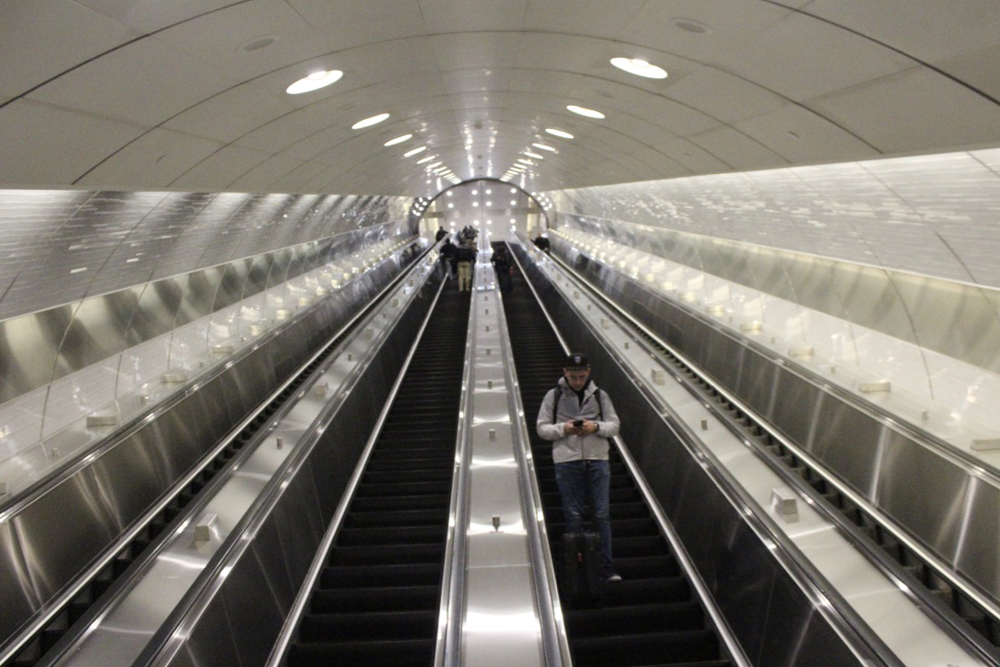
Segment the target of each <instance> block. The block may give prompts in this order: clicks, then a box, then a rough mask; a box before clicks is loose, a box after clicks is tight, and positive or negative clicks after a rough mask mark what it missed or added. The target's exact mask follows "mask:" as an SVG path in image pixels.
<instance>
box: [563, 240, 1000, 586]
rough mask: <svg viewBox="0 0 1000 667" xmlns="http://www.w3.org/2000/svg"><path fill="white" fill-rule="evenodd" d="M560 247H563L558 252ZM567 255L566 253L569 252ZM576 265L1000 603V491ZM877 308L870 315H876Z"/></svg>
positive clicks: (696, 318)
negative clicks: (999, 516) (999, 568)
mask: <svg viewBox="0 0 1000 667" xmlns="http://www.w3.org/2000/svg"><path fill="white" fill-rule="evenodd" d="M558 245H560V244H558V243H557V244H556V246H558ZM560 250H561V249H560ZM567 255H568V259H569V260H570V261H571V263H572V264H573V265H574V266H575V268H576V269H577V270H579V271H581V272H582V273H583V274H584V275H586V276H587V278H588V279H589V280H591V281H593V282H594V283H595V284H596V285H599V286H600V288H601V290H602V291H603V292H604V293H605V294H606V295H608V297H609V298H611V299H612V300H613V301H614V302H615V303H616V304H618V305H619V306H620V307H621V308H623V309H624V310H626V311H628V312H630V313H631V314H632V315H633V316H635V317H636V318H637V319H638V320H639V321H641V322H642V323H643V324H644V325H646V326H647V327H649V328H650V329H652V330H653V331H656V332H657V333H658V335H660V336H661V337H662V338H663V339H664V340H665V341H666V342H668V343H669V344H670V345H672V346H673V347H674V348H675V349H677V350H678V351H679V352H680V353H681V354H683V355H684V356H685V357H687V358H688V359H689V360H690V361H691V362H692V363H694V364H696V365H697V366H698V367H699V368H700V369H702V370H703V371H704V372H705V373H707V374H708V375H709V376H711V377H712V378H713V379H714V380H715V381H716V382H718V383H719V384H720V385H721V386H722V387H724V388H725V389H726V390H727V391H730V392H732V393H733V394H734V395H736V396H738V397H739V399H740V400H741V401H743V402H744V403H746V404H747V405H748V406H749V407H752V408H753V409H754V410H755V411H757V412H758V414H760V415H761V416H762V417H763V418H764V419H766V420H767V421H768V422H769V423H770V424H771V425H772V426H774V427H775V428H776V429H777V430H778V431H780V432H781V433H782V435H784V436H785V437H787V438H789V439H790V440H791V441H793V442H794V443H796V445H798V446H799V447H801V448H802V449H804V450H805V451H806V452H808V453H809V454H810V455H811V456H813V457H814V458H815V459H816V460H817V461H818V462H820V463H821V464H822V465H823V466H824V467H825V468H826V469H827V470H828V471H829V472H830V473H831V474H832V475H834V476H835V477H837V478H838V479H840V480H841V481H842V482H843V483H844V484H846V485H847V486H848V487H850V488H851V489H853V490H854V491H855V492H857V493H858V494H860V495H861V496H863V497H864V498H865V499H866V500H867V501H868V502H869V503H871V504H872V505H873V506H875V507H877V508H878V509H880V510H881V511H882V512H884V513H885V515H886V516H887V517H889V518H891V519H892V520H893V521H895V522H896V523H897V524H898V525H899V526H900V527H901V528H903V529H904V530H905V531H906V532H907V533H909V534H910V535H911V536H912V537H914V538H916V539H917V540H919V541H920V542H921V543H922V544H924V545H925V547H926V548H928V549H929V550H930V551H931V552H933V553H935V554H936V555H937V556H938V557H939V558H941V559H942V560H943V561H945V562H946V563H949V564H950V565H951V566H952V567H953V568H954V569H955V570H956V571H957V572H958V573H960V574H961V575H962V576H963V577H964V578H966V579H967V581H969V583H970V584H971V585H972V586H973V587H975V588H977V589H979V590H980V592H981V593H983V594H985V595H986V596H987V597H989V598H990V599H992V600H993V601H994V602H1000V574H998V571H997V568H996V562H997V557H998V556H997V554H998V551H1000V522H997V521H995V520H994V521H992V522H991V521H990V520H989V519H990V517H993V518H995V517H996V516H997V514H998V511H997V508H998V507H1000V488H998V486H997V484H996V482H995V479H994V478H992V477H986V478H983V477H982V476H980V475H979V474H978V473H977V472H976V466H974V465H970V464H969V463H968V462H965V461H963V460H962V459H961V458H960V456H957V455H954V454H953V453H951V452H949V451H947V447H946V446H945V445H942V446H941V448H940V449H937V450H932V449H929V448H928V447H927V446H926V445H924V444H920V443H919V442H917V441H916V440H914V439H913V438H912V437H910V436H909V435H908V431H907V430H906V429H900V428H895V427H894V426H893V424H892V422H891V420H887V419H885V418H883V417H881V416H879V414H878V413H877V412H876V411H868V410H865V409H863V408H862V407H859V405H858V404H857V403H856V402H855V401H854V400H852V401H848V400H845V398H843V397H842V395H841V394H840V393H838V392H837V391H836V390H835V388H833V387H830V386H828V385H826V384H824V383H822V381H819V380H813V379H811V378H809V376H808V375H807V373H806V372H804V371H803V372H799V371H798V370H797V369H796V367H795V365H794V363H792V362H788V361H787V360H783V359H782V360H780V361H779V360H778V359H777V358H775V357H774V356H773V353H769V352H767V351H766V350H764V349H762V348H757V347H755V346H753V345H752V344H751V343H750V342H749V341H746V340H742V339H740V338H738V337H737V336H736V335H735V334H733V333H732V332H730V331H727V330H725V329H723V328H722V327H720V326H718V325H716V324H715V323H713V322H711V321H710V320H709V319H708V318H705V317H703V316H702V315H701V314H699V313H697V312H696V311H694V310H693V309H688V308H685V307H684V305H683V304H680V303H676V302H673V301H670V300H668V299H666V298H665V297H664V296H662V295H660V294H658V293H655V292H653V291H652V290H650V289H648V288H647V287H646V286H644V285H643V284H641V283H640V282H638V281H633V280H630V279H628V278H627V277H625V276H623V275H622V274H620V273H618V272H616V271H613V270H611V269H609V268H607V267H605V266H603V265H601V264H598V263H595V262H592V261H590V260H589V259H588V258H586V257H584V256H582V255H578V254H576V253H567ZM877 302H878V299H877V298H876V299H875V301H874V302H872V304H871V305H870V307H873V308H877V307H878V306H877V305H876V304H877Z"/></svg>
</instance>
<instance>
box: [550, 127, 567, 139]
mask: <svg viewBox="0 0 1000 667" xmlns="http://www.w3.org/2000/svg"><path fill="white" fill-rule="evenodd" d="M545 131H546V132H548V133H549V134H551V135H553V136H556V137H562V138H563V139H572V138H573V135H572V134H570V133H569V132H563V131H562V130H557V129H555V128H553V127H547V128H545Z"/></svg>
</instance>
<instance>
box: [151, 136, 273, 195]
mask: <svg viewBox="0 0 1000 667" xmlns="http://www.w3.org/2000/svg"><path fill="white" fill-rule="evenodd" d="M267 158H268V155H267V153H260V152H258V151H252V150H250V149H247V148H241V147H240V146H225V147H223V148H221V149H219V150H218V151H217V152H215V153H212V154H211V155H209V156H208V157H206V158H205V159H204V160H202V161H201V162H198V163H197V164H195V165H194V166H193V167H191V168H190V169H188V171H186V172H185V173H183V174H181V175H180V176H178V177H177V179H176V180H175V181H174V182H173V183H171V184H170V187H171V188H173V189H178V190H193V191H202V192H217V191H220V190H229V189H231V188H232V185H233V183H234V182H236V181H237V180H239V179H240V178H242V177H243V175H244V174H246V173H248V172H249V171H251V170H252V169H254V168H255V167H256V166H257V165H259V164H261V163H262V162H264V160H266V159H267Z"/></svg>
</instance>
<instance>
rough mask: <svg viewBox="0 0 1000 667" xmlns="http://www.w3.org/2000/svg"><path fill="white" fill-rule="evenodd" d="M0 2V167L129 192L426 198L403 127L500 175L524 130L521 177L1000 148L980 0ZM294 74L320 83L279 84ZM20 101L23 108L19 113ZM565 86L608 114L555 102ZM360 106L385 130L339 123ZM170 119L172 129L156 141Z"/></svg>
mask: <svg viewBox="0 0 1000 667" xmlns="http://www.w3.org/2000/svg"><path fill="white" fill-rule="evenodd" d="M0 1H2V0H0ZM0 6H2V9H0V19H2V20H0V58H2V59H3V63H4V66H3V67H2V68H0V141H2V145H3V146H4V151H3V156H2V158H3V159H2V166H0V170H2V173H3V175H4V176H3V179H2V183H7V184H14V183H16V184H18V185H36V186H39V187H56V188H57V187H60V186H66V185H72V184H73V183H74V182H75V181H76V180H77V179H79V178H80V177H81V176H82V175H83V174H86V173H88V172H91V175H90V176H89V177H88V178H90V179H99V180H102V181H106V180H114V181H119V182H120V183H121V184H122V185H121V187H124V184H128V185H129V187H132V186H134V187H135V188H136V189H141V188H143V187H146V188H160V187H164V185H163V183H164V182H165V180H166V179H168V178H169V179H170V183H172V184H173V185H168V186H167V187H176V188H185V189H195V190H206V191H207V190H211V189H213V188H219V187H220V185H219V184H220V183H222V182H227V183H229V185H228V186H226V187H227V188H228V189H240V188H245V189H253V190H266V189H268V188H270V187H279V186H276V185H275V184H279V183H280V184H282V185H281V186H280V187H285V186H287V187H295V188H302V187H308V186H309V185H311V184H317V183H324V184H325V186H326V187H329V188H331V189H333V190H334V191H339V192H344V193H349V192H350V190H349V189H348V188H350V187H353V186H354V185H357V184H359V183H364V184H365V186H366V190H365V191H366V192H367V193H372V194H378V193H379V192H378V188H385V194H411V195H418V194H429V195H432V194H434V192H433V191H429V190H428V188H430V187H433V184H432V185H431V186H427V185H426V177H425V176H424V172H423V168H422V167H419V166H416V165H415V164H414V163H415V160H413V161H409V162H407V161H402V160H401V158H400V155H401V154H402V153H403V152H405V151H403V150H398V149H404V148H405V146H399V147H393V148H392V149H386V148H385V147H384V146H383V144H384V143H385V141H387V140H388V139H390V138H392V137H394V136H399V135H400V134H403V133H405V132H413V133H414V134H416V135H417V136H416V137H415V138H414V139H413V140H412V141H413V143H412V144H408V145H413V146H416V145H417V144H418V142H420V143H427V144H428V145H429V146H430V149H429V150H428V153H430V152H432V151H433V152H436V153H439V154H440V159H441V160H442V161H443V162H444V163H445V164H447V165H449V166H450V167H451V168H452V169H454V170H456V172H462V170H464V172H462V173H461V175H462V176H463V177H466V176H471V175H472V173H473V172H470V171H469V170H470V166H469V159H470V155H471V156H472V165H473V167H471V168H475V169H478V168H479V164H480V159H479V157H478V156H479V155H482V156H483V158H482V161H483V162H484V163H488V161H490V160H492V161H493V166H494V168H499V169H505V168H506V167H507V166H509V165H510V164H511V163H512V162H513V161H514V160H516V159H517V156H518V155H520V154H521V152H522V151H524V150H525V149H526V148H527V146H528V145H529V144H530V143H531V141H532V140H533V139H536V138H538V137H542V140H543V141H545V142H546V143H550V144H553V145H556V146H558V147H559V149H560V150H561V151H562V153H561V154H560V155H558V156H553V157H555V158H556V159H552V160H546V161H544V162H543V163H541V164H540V165H539V166H538V167H537V168H536V169H535V170H534V172H533V173H534V174H535V175H536V180H534V181H532V187H533V188H534V189H546V188H549V187H556V186H557V184H558V185H565V186H567V187H587V186H593V185H601V184H603V183H610V182H617V181H618V180H620V179H622V178H625V175H626V174H632V175H634V172H635V171H636V170H637V169H639V168H640V167H641V166H642V165H645V166H646V168H647V169H648V170H649V171H648V173H646V174H643V175H642V178H643V179H644V180H651V179H656V178H672V177H675V176H676V175H677V174H678V172H679V171H681V172H688V171H689V172H691V173H692V174H698V173H716V172H719V171H725V170H731V169H762V168H766V167H772V166H775V165H776V164H783V163H792V164H805V163H810V164H811V163H823V162H830V161H838V160H851V159H855V160H857V159H864V158H868V157H871V156H872V155H873V154H876V153H878V152H882V153H890V154H897V153H912V152H926V151H937V152H945V151H948V150H951V149H955V148H959V147H966V146H967V145H968V144H970V143H971V144H976V145H984V144H985V145H996V144H998V143H1000V123H997V121H996V109H997V108H998V107H1000V74H998V72H1000V12H994V11H991V10H993V9H995V8H996V0H954V2H948V3H940V2H938V1H937V0H871V1H870V2H863V3H862V2H856V1H855V0H812V1H811V2H810V1H808V0H766V1H765V0H656V1H655V2H653V1H650V0H622V1H621V2H608V1H606V0H504V1H501V2H485V1H481V2H473V3H470V2H468V0H379V1H378V2H367V3H362V2H331V1H329V0H252V1H234V0H170V1H169V2H167V1H164V0H80V1H79V2H72V1H71V0H34V1H32V2H28V1H27V0H8V1H7V2H4V3H3V4H2V5H0ZM890 18H891V20H889V19H890ZM143 31H156V34H155V35H152V36H147V37H142V36H141V35H142V32H143ZM40 44H41V45H44V48H39V45H40ZM614 56H627V57H637V58H645V59H647V60H649V61H651V62H653V63H654V64H657V65H660V66H662V67H664V68H665V69H666V70H667V71H668V72H669V76H668V77H667V78H666V79H661V80H654V79H644V78H639V77H637V76H634V75H631V74H628V73H626V72H623V71H621V70H618V69H616V68H614V67H612V66H611V64H610V62H609V61H610V58H612V57H614ZM911 56H912V57H911ZM914 58H916V59H918V60H927V61H928V65H930V67H929V68H927V69H921V63H920V62H918V60H914ZM934 68H937V69H938V72H935V71H933V69H934ZM317 69H339V70H341V71H342V72H343V73H344V74H343V78H342V79H341V80H340V81H338V82H337V83H335V84H334V85H332V86H330V87H328V88H324V89H321V90H316V91H313V92H310V93H306V94H304V95H298V96H289V95H287V94H286V93H285V92H284V91H285V89H286V88H287V87H288V85H290V84H291V83H292V82H294V81H295V80H297V79H299V78H301V77H303V76H306V75H308V74H310V73H311V72H313V71H316V70H317ZM28 89H33V90H32V92H31V93H28V94H26V96H25V97H19V95H21V94H23V93H24V91H25V90H28ZM977 91H978V92H977ZM28 100H30V101H33V102H44V103H45V106H44V107H43V106H38V107H37V108H38V109H41V111H40V112H39V114H38V116H37V117H29V113H28V112H27V110H28V109H34V108H36V106H35V105H29V106H24V104H25V103H26V102H27V101H28ZM944 100H947V102H948V103H947V104H945V103H943V101H944ZM571 103H575V104H579V105H580V106H585V107H590V108H594V109H598V110H600V111H602V112H603V113H605V114H606V115H607V118H606V119H605V120H603V121H594V120H589V119H586V118H583V117H580V116H575V115H573V114H570V113H569V112H568V111H567V110H566V105H567V104H571ZM796 103H797V104H796ZM74 110H79V113H74ZM382 111H385V112H389V113H391V114H392V116H391V118H390V120H389V121H388V122H387V123H385V124H383V125H381V126H377V127H374V128H370V129H368V130H366V131H365V132H363V133H361V134H358V133H356V132H355V131H353V130H350V126H351V124H353V123H354V122H356V121H358V120H361V119H362V118H366V117H368V116H370V115H373V114H375V113H379V112H382ZM102 119H103V120H102ZM61 121H65V122H61ZM47 122H61V124H60V125H59V126H58V127H51V128H50V127H47V125H46V123H47ZM477 125H478V127H479V128H480V129H477ZM546 127H559V128H560V129H564V130H566V131H569V132H572V133H573V134H575V135H577V139H576V140H575V141H573V142H565V141H564V140H561V139H557V138H555V137H550V136H548V135H546V134H545V133H544V129H545V128H546ZM153 130H156V131H153ZM493 130H497V132H496V134H494V133H493V132H492V131H493ZM144 132H149V134H148V136H142V135H143V133H144ZM170 132H178V133H181V134H182V135H185V136H186V137H190V139H184V140H181V141H178V142H177V145H176V146H168V145H165V143H164V140H163V138H164V137H169V136H172V135H171V134H169V133H170ZM791 133H794V134H795V135H797V136H798V138H796V137H794V136H792V134H791ZM140 136H142V138H141V139H139V140H136V139H137V138H138V137H140ZM684 137H689V138H690V140H689V141H685V140H684V139H683V138H684ZM130 142H131V143H130ZM467 142H471V145H469V146H468V147H466V144H467ZM168 143H169V142H168ZM126 145H128V148H127V149H125V150H122V148H123V146H126ZM36 146H37V147H41V148H39V149H36V148H34V147H36ZM68 146H72V147H73V148H72V150H71V151H70V150H67V148H66V147H68ZM11 147H13V148H11ZM165 148H167V149H171V148H173V149H175V150H166V151H165V150H164V149H165ZM206 151H208V154H207V155H206V154H205V152H206ZM139 153H142V155H139ZM230 159H231V160H232V161H233V164H232V166H229V165H228V164H227V163H225V161H226V160H230ZM610 164H613V165H615V166H614V167H613V168H606V169H605V168H602V167H603V166H604V165H610ZM331 165H334V166H335V167H336V168H331ZM352 165H355V166H356V167H352ZM208 166H211V167H213V169H209V168H208ZM352 168H357V169H358V170H359V174H360V175H359V174H354V173H352V171H351V169H352ZM361 176H364V178H362V177H361ZM202 178H203V179H205V180H204V185H202V186H200V187H199V179H202ZM2 183H0V185H2ZM110 185H111V186H113V185H114V184H110ZM412 187H416V188H418V189H417V190H415V191H412V192H408V191H407V188H412ZM371 188H376V189H371Z"/></svg>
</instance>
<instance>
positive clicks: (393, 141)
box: [382, 134, 413, 146]
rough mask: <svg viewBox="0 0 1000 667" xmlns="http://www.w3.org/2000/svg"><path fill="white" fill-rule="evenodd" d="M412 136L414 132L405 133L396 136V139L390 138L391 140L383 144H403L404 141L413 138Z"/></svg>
mask: <svg viewBox="0 0 1000 667" xmlns="http://www.w3.org/2000/svg"><path fill="white" fill-rule="evenodd" d="M412 138H413V135H412V134H404V135H403V136H401V137H396V138H395V139H390V140H389V141H387V142H385V143H384V144H382V145H383V146H395V145H396V144H401V143H403V142H404V141H406V140H407V139H412Z"/></svg>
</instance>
